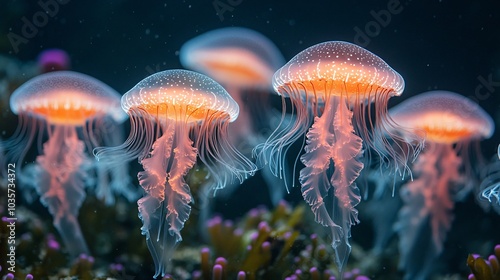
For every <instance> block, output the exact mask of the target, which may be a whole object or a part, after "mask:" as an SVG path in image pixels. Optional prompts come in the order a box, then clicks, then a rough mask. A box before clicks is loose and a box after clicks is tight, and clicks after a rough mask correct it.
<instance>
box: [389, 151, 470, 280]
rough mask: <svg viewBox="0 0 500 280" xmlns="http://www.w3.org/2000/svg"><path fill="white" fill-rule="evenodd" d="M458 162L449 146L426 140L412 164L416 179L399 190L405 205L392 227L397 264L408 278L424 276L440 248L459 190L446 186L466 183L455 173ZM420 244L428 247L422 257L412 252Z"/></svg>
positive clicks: (420, 246)
mask: <svg viewBox="0 0 500 280" xmlns="http://www.w3.org/2000/svg"><path fill="white" fill-rule="evenodd" d="M461 165H462V160H461V159H460V158H459V157H458V156H457V155H456V152H455V150H454V149H453V147H452V146H451V145H445V144H436V143H428V145H427V147H426V150H424V152H423V153H422V154H421V155H420V156H419V157H418V158H417V161H416V162H415V164H414V167H413V172H414V173H415V175H416V179H415V180H413V181H410V182H409V183H408V184H406V186H405V187H404V189H402V193H401V195H402V198H403V201H404V203H405V206H404V207H403V208H402V209H401V212H400V215H399V219H398V223H397V224H396V230H397V231H398V232H399V236H400V242H399V247H400V252H401V260H400V267H401V268H404V270H405V271H406V273H407V275H410V276H409V277H411V275H417V274H418V275H425V274H424V273H426V271H428V269H430V267H431V266H432V260H433V259H434V258H435V256H437V255H439V254H440V253H441V251H442V250H443V242H444V240H445V238H446V233H447V232H448V230H449V229H450V227H451V222H452V220H453V216H452V210H453V205H454V199H455V198H454V196H453V193H456V192H457V191H459V190H458V189H455V190H450V186H452V185H454V186H458V187H463V186H466V179H465V177H464V176H462V175H460V174H459V168H460V166H461ZM422 174H425V176H423V175H422ZM427 223H428V224H427ZM426 226H430V229H431V236H430V238H427V241H425V243H424V240H425V238H424V237H422V235H423V233H422V232H423V231H424V230H425V228H426ZM424 244H425V245H424ZM424 247H427V248H428V250H427V253H426V255H425V256H421V254H418V253H416V252H417V251H418V252H420V251H423V248H424ZM415 256H421V257H419V258H418V259H417V257H415ZM410 257H411V259H410Z"/></svg>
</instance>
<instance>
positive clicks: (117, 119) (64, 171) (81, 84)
mask: <svg viewBox="0 0 500 280" xmlns="http://www.w3.org/2000/svg"><path fill="white" fill-rule="evenodd" d="M10 108H11V110H12V112H14V113H15V114H17V115H18V116H19V124H18V127H17V130H16V132H15V133H14V135H13V136H12V137H11V138H10V139H7V140H6V141H5V142H3V143H2V146H3V147H4V148H5V150H6V153H7V158H8V159H9V161H10V160H13V161H15V162H17V168H20V167H21V166H22V165H23V162H24V161H25V158H26V154H27V153H28V152H29V150H30V149H31V147H32V144H36V143H38V150H42V154H41V155H39V156H37V157H36V162H35V163H34V164H32V165H29V166H26V167H25V168H24V170H22V169H21V170H20V171H19V173H18V175H19V177H18V178H19V179H20V180H21V182H22V184H23V185H24V186H33V187H34V188H35V189H36V191H37V193H38V194H39V195H40V200H41V202H42V203H43V204H44V205H45V206H46V207H47V208H48V210H49V212H50V213H51V214H52V216H53V217H54V226H55V228H56V229H57V230H58V231H59V234H60V235H61V237H62V239H63V241H64V244H65V246H66V248H67V250H68V251H69V253H70V254H71V256H72V257H77V256H78V255H80V254H88V253H89V250H88V248H87V245H86V243H85V240H84V238H83V235H82V233H81V230H80V226H79V224H78V220H77V217H78V211H79V209H80V206H81V204H82V202H83V200H84V198H85V190H84V187H85V185H86V183H87V180H88V178H89V177H92V176H93V173H92V171H93V170H94V167H95V165H94V162H95V161H94V160H93V158H91V157H88V155H87V153H86V150H87V149H88V150H90V151H91V150H92V148H93V147H95V145H96V144H97V143H99V142H101V141H100V140H103V139H105V138H113V137H114V136H113V135H114V132H116V131H113V129H114V126H113V125H115V126H117V125H118V123H121V122H123V121H124V120H125V119H126V117H127V115H126V114H124V113H123V111H122V110H121V108H120V95H119V94H118V93H117V92H116V91H115V90H113V89H112V88H110V87H109V86H107V85H105V84H104V83H102V82H101V81H99V80H97V79H94V78H92V77H90V76H87V75H84V74H81V73H76V72H71V71H59V72H52V73H47V74H42V75H40V76H37V77H35V78H33V79H31V80H29V81H27V82H26V83H24V84H23V85H22V86H21V87H19V88H18V89H16V90H15V91H14V93H13V94H12V96H11V99H10ZM106 123H108V124H111V125H110V126H109V127H107V128H104V127H103V125H104V124H106ZM106 129H107V130H108V131H105V130H106ZM45 132H46V133H45ZM108 133H109V135H106V134H108ZM37 134H38V136H37ZM45 135H46V137H47V138H48V140H47V141H46V142H45V143H44V144H43V147H42V145H41V141H42V139H43V138H44V137H45ZM103 142H104V144H107V143H106V142H105V141H103ZM114 168H119V167H116V166H115V167H114ZM122 176H124V175H122ZM125 176H126V174H125ZM115 179H117V180H121V179H122V178H115ZM118 184H120V183H118Z"/></svg>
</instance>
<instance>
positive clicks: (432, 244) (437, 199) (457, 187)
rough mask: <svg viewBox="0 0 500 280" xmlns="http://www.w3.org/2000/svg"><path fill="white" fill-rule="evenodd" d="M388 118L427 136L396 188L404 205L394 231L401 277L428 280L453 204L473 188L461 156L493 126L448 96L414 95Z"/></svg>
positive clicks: (434, 93)
mask: <svg viewBox="0 0 500 280" xmlns="http://www.w3.org/2000/svg"><path fill="white" fill-rule="evenodd" d="M389 114H390V116H391V117H392V118H393V120H394V121H395V122H397V123H398V124H399V125H401V126H403V127H406V128H409V129H410V131H411V130H421V131H424V132H425V133H426V140H425V141H426V142H425V143H426V145H425V149H424V150H423V151H422V153H421V154H420V155H419V157H418V158H417V159H416V160H415V162H414V163H413V168H412V171H413V176H414V177H413V180H411V181H409V182H407V183H406V184H405V185H404V186H403V187H402V188H401V192H400V194H401V198H402V200H403V203H404V206H403V208H402V209H401V210H400V212H399V218H398V222H396V225H395V229H396V230H397V231H398V234H399V237H400V238H399V248H400V254H401V258H400V268H401V269H403V270H404V271H405V278H406V279H427V276H428V273H429V272H430V269H431V268H432V264H433V262H434V259H435V257H436V256H437V255H439V254H440V253H441V252H442V250H443V242H444V240H445V238H446V233H447V232H448V231H449V230H450V227H451V222H452V219H453V216H452V211H453V207H454V202H455V201H457V200H459V199H461V198H463V197H464V196H465V195H466V194H468V192H469V191H470V190H471V187H472V185H473V184H472V182H471V178H472V174H471V166H470V163H469V159H467V158H464V155H467V150H468V149H469V147H470V145H471V143H472V142H474V141H478V140H480V139H485V138H489V137H490V136H491V135H492V133H493V131H494V124H493V120H492V119H491V117H490V116H489V115H488V114H487V113H486V112H485V111H484V110H483V109H481V108H480V107H479V106H478V105H477V104H476V103H474V102H472V100H469V99H467V98H465V97H463V96H461V95H459V94H456V93H453V92H449V91H430V92H426V93H422V94H419V95H417V96H414V97H412V98H409V99H407V100H405V101H404V102H402V103H401V104H399V105H397V106H396V107H394V108H392V109H391V110H390V111H389ZM406 131H408V130H406ZM400 132H401V131H400ZM403 133H404V132H403ZM426 236H430V237H429V238H426Z"/></svg>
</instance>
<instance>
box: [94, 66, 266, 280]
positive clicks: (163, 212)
mask: <svg viewBox="0 0 500 280" xmlns="http://www.w3.org/2000/svg"><path fill="white" fill-rule="evenodd" d="M122 108H123V110H125V111H126V112H127V114H128V115H129V116H130V120H131V126H132V128H131V133H130V135H129V138H128V139H127V140H126V141H125V143H124V144H123V145H121V146H118V147H109V148H106V147H104V148H98V149H96V150H95V151H94V154H95V156H96V157H97V158H98V159H99V160H106V159H107V158H109V157H110V156H112V155H117V156H118V160H120V161H127V160H130V159H134V158H138V159H139V162H140V163H141V164H142V166H143V168H144V171H141V172H139V174H138V176H137V177H138V179H139V184H140V185H141V187H142V188H143V189H144V190H145V192H146V194H145V196H144V197H142V198H141V199H139V201H138V206H139V218H140V219H141V220H142V222H143V226H142V228H141V231H142V234H143V235H145V236H146V242H147V245H148V248H149V251H150V252H151V255H152V256H153V260H154V263H155V268H156V273H155V275H154V277H155V278H156V277H157V276H158V275H162V276H164V275H165V274H166V272H167V270H169V264H170V260H171V257H172V254H173V252H174V249H175V247H176V245H177V244H178V243H179V242H180V241H182V237H181V233H180V232H181V230H182V228H183V227H184V223H185V222H186V220H187V219H188V217H189V215H190V212H191V205H190V204H191V203H193V198H192V196H191V192H190V189H189V186H188V185H187V183H186V181H185V179H184V177H185V176H186V175H187V173H188V172H189V170H191V168H192V167H193V166H194V164H195V163H196V159H197V158H199V159H200V161H201V162H202V163H204V164H205V166H206V167H207V168H208V169H209V171H210V173H211V176H213V178H216V182H217V184H218V186H217V187H218V188H223V187H224V186H225V185H226V184H228V183H229V182H231V181H232V180H233V179H234V178H237V179H239V180H240V182H241V181H243V180H244V179H245V178H246V177H247V176H250V175H253V173H254V172H255V169H256V167H255V165H254V164H253V163H252V162H251V161H250V160H249V159H247V158H246V157H244V156H243V155H242V154H240V153H239V152H237V151H236V150H235V148H234V147H233V146H232V145H231V144H230V143H229V142H228V132H227V129H228V124H229V122H231V121H234V120H236V118H237V116H238V104H237V103H236V102H235V101H234V100H233V99H232V98H231V96H230V95H229V94H228V93H227V92H226V91H225V90H224V88H223V87H222V86H220V85H219V84H218V83H217V82H215V81H214V80H212V79H210V78H209V77H207V76H205V75H202V74H199V73H196V72H192V71H187V70H167V71H163V72H159V73H156V74H153V75H151V76H149V77H147V78H145V79H144V80H142V81H141V82H139V83H138V84H137V85H136V86H134V87H133V88H132V89H131V90H129V91H128V92H127V93H125V95H124V96H123V97H122ZM226 170H229V171H230V172H228V171H226Z"/></svg>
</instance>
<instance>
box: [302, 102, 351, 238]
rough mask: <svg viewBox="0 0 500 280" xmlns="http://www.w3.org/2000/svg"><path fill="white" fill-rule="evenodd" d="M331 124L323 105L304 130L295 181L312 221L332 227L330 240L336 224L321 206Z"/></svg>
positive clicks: (337, 228)
mask: <svg viewBox="0 0 500 280" xmlns="http://www.w3.org/2000/svg"><path fill="white" fill-rule="evenodd" d="M332 123H333V112H331V110H328V109H327V108H325V112H324V113H323V115H322V116H321V117H315V118H314V124H313V125H312V126H311V129H309V131H308V132H307V135H306V137H307V140H306V146H305V147H304V150H305V154H304V155H302V156H301V158H300V159H301V161H302V163H303V164H304V165H305V167H304V168H303V169H302V170H301V171H300V177H299V181H300V184H301V185H302V187H301V191H302V196H303V197H304V200H305V201H306V202H307V203H308V204H309V206H311V210H312V211H313V213H314V216H315V221H316V222H317V223H319V224H321V225H323V226H327V227H330V228H332V231H334V232H332V233H333V234H334V235H333V239H334V240H337V239H338V238H336V236H340V235H341V234H342V233H341V230H340V226H339V225H337V224H335V223H334V222H333V220H332V218H331V217H330V214H329V212H328V210H327V207H326V205H325V201H324V200H323V198H324V197H325V196H326V195H327V194H328V191H329V190H330V188H331V187H332V186H331V184H330V181H329V178H328V176H327V174H326V173H327V171H328V169H329V167H330V164H331V154H332V144H333V141H334V136H333V134H332V132H331V131H330V128H331V124H332Z"/></svg>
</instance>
